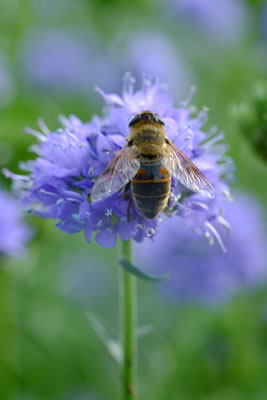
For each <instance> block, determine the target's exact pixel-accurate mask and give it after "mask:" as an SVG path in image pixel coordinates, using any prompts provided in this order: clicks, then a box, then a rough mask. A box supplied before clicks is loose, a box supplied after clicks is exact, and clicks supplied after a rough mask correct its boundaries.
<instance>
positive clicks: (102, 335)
mask: <svg viewBox="0 0 267 400" xmlns="http://www.w3.org/2000/svg"><path fill="white" fill-rule="evenodd" d="M87 317H88V320H89V322H90V324H91V326H92V328H93V330H94V331H95V333H96V334H97V336H98V337H99V339H100V340H101V341H102V342H103V343H104V345H105V347H106V349H107V351H108V353H109V355H110V357H111V358H112V360H113V361H115V363H116V364H117V365H120V364H121V362H122V348H121V345H120V343H119V341H117V340H115V339H113V338H112V337H111V336H110V335H109V334H108V332H107V329H106V328H105V327H104V325H103V324H102V322H101V321H99V319H98V318H96V317H95V316H94V315H93V314H91V313H88V314H87Z"/></svg>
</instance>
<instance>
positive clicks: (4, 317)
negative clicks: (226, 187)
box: [0, 0, 267, 400]
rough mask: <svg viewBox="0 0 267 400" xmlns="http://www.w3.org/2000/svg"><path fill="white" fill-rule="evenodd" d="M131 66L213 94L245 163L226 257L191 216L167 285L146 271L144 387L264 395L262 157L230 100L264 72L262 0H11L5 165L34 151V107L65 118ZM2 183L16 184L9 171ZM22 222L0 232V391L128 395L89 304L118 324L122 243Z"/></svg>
mask: <svg viewBox="0 0 267 400" xmlns="http://www.w3.org/2000/svg"><path fill="white" fill-rule="evenodd" d="M125 71H131V72H133V73H134V74H135V75H136V78H137V82H138V81H139V82H140V80H141V76H142V73H143V72H145V73H149V74H150V75H156V76H158V77H159V78H160V79H161V80H162V81H164V82H166V84H167V85H168V86H169V91H170V93H171V95H172V96H173V97H174V98H175V99H176V101H177V104H179V102H180V101H182V100H183V99H185V98H186V96H187V95H188V93H189V91H190V88H191V87H192V86H195V87H196V88H197V91H196V94H195V95H194V98H193V103H194V104H195V105H196V106H197V107H198V108H202V107H203V106H208V107H209V109H210V112H209V121H208V123H207V129H209V128H211V127H212V126H213V125H216V126H218V127H219V129H221V130H223V131H224V132H225V136H226V141H227V143H228V145H229V154H230V155H231V156H232V157H233V159H234V162H235V165H236V168H237V170H236V178H237V179H236V183H235V184H234V193H236V196H235V197H236V204H235V207H236V208H235V209H234V211H232V216H231V211H229V219H230V220H231V221H232V222H233V244H231V246H232V247H233V248H232V247H231V248H230V245H229V255H227V257H226V258H221V257H222V256H220V254H218V251H217V250H218V249H217V250H212V252H213V253H212V261H211V255H210V253H208V254H204V253H205V251H204V253H203V251H202V250H203V248H204V247H205V246H206V244H204V243H203V242H201V241H200V242H199V241H198V242H194V243H196V244H194V245H192V240H194V239H193V236H192V237H190V234H189V233H188V232H185V233H184V232H182V229H181V237H183V239H182V240H183V241H182V242H181V243H183V244H184V245H181V243H180V247H179V246H178V247H177V248H176V247H175V248H174V249H171V248H169V247H168V246H167V243H166V249H165V251H163V252H162V254H161V256H162V258H163V259H164V258H166V263H165V265H166V264H168V262H167V260H168V259H169V257H170V254H172V252H174V253H175V252H176V253H175V254H176V256H175V257H176V258H175V260H176V261H175V262H174V263H177V265H176V268H175V267H173V271H172V272H173V275H174V277H175V279H174V280H173V281H172V283H171V285H170V286H169V287H166V283H165V284H154V285H151V284H144V283H140V284H139V321H140V324H141V325H147V324H149V325H151V326H152V332H151V333H149V334H147V335H146V336H144V337H142V338H141V339H140V344H139V392H140V399H153V400H165V399H168V400H177V399H183V400H198V399H199V400H226V399H227V400H241V399H242V400H243V399H249V400H251V399H253V400H262V399H266V397H267V378H266V370H267V286H266V283H265V282H266V278H265V276H266V271H267V260H266V237H267V236H266V224H265V220H266V218H265V216H266V204H267V186H266V175H267V164H266V163H264V161H263V160H262V159H260V158H258V156H257V154H256V153H255V152H253V150H252V149H251V148H250V146H249V144H248V142H247V141H246V140H245V138H244V137H243V136H242V132H240V129H239V123H238V121H237V120H236V116H235V113H234V112H233V109H234V108H235V106H236V105H238V104H240V103H241V102H243V101H246V99H247V98H249V96H250V93H251V90H252V87H253V86H254V84H255V82H257V81H264V80H266V79H267V5H266V4H265V1H256V0H255V1H252V0H251V1H249V0H247V1H246V0H218V1H216V2H215V1H212V0H132V1H124V0H53V1H52V0H0V168H3V167H7V168H9V169H11V170H12V171H15V172H17V171H18V170H19V169H18V163H19V161H20V160H26V159H29V158H31V157H32V155H31V153H29V152H28V148H29V146H30V145H31V144H33V143H34V138H33V137H32V136H30V135H27V134H25V132H24V128H25V127H26V126H30V127H31V128H33V129H37V120H38V119H39V118H42V119H44V120H45V122H46V124H47V126H48V127H49V128H50V129H56V128H57V127H58V126H59V122H58V116H59V115H66V116H68V115H70V114H75V115H77V116H78V117H79V118H80V119H82V120H83V121H87V120H89V119H90V118H91V116H92V115H93V114H94V113H100V112H101V107H102V101H101V99H100V98H99V96H98V95H97V94H96V93H95V92H94V87H95V85H97V86H99V87H101V88H103V89H104V90H105V91H108V92H109V91H116V92H118V91H120V90H121V86H122V77H123V74H124V72H125ZM266 110H267V108H266ZM266 112H267V111H266ZM265 118H266V114H265ZM0 185H1V188H2V189H1V190H5V191H8V190H9V189H10V186H9V182H8V181H7V180H5V179H4V177H3V176H0ZM239 202H240V203H239ZM0 204H1V202H0ZM239 204H241V205H240V207H239ZM5 210H6V209H5V207H4V206H1V209H0V213H1V214H5V212H6V211H5ZM237 215H238V218H237ZM2 224H3V222H2ZM27 224H28V226H30V227H31V228H30V229H31V231H32V240H31V242H30V243H29V244H28V246H27V247H28V248H27V250H26V252H25V253H24V254H23V256H22V257H20V256H19V257H18V256H17V254H15V255H16V257H15V258H14V257H13V254H11V255H10V254H9V253H10V252H7V254H5V251H3V250H1V243H0V399H1V400H2V399H3V400H38V399H40V400H43V399H45V400H48V399H49V400H50V399H51V400H63V399H64V400H111V399H118V398H119V384H118V381H119V374H118V372H117V371H116V369H115V368H114V366H113V363H112V361H111V359H110V358H109V356H108V355H107V353H106V350H105V348H104V346H103V344H102V343H101V341H100V340H99V338H98V336H97V335H96V333H95V331H94V330H93V329H92V326H91V325H90V324H89V322H88V318H87V313H88V312H89V313H92V314H93V315H97V316H98V318H99V319H100V320H101V321H102V322H103V323H104V324H105V325H106V326H108V327H109V329H110V331H111V332H114V333H116V331H117V326H118V316H117V314H118V313H117V311H118V310H117V308H118V298H117V297H118V296H117V291H118V287H117V263H116V258H117V255H116V248H115V249H113V250H105V249H102V248H100V247H99V246H98V245H97V244H94V243H93V244H90V245H89V244H88V243H86V241H85V239H84V237H83V235H82V234H76V235H73V236H71V235H67V234H64V233H61V232H59V231H58V230H57V228H56V227H55V224H54V221H49V220H39V219H38V218H36V217H35V218H34V217H29V218H27ZM0 226H1V219H0ZM169 229H171V228H166V230H165V231H163V232H165V235H166V236H165V237H167V235H168V230H169ZM0 233H1V227H0ZM0 236H1V235H0ZM163 239H164V234H163V238H162V240H163ZM196 248H197V250H196ZM147 249H148V248H147ZM185 249H186V250H185ZM200 250H201V251H200ZM139 252H140V254H142V252H143V257H141V260H140V263H142V262H143V264H144V267H145V265H146V263H147V264H149V263H150V264H151V259H148V260H146V254H147V252H148V250H146V248H144V249H143V250H142V251H141V250H140V249H137V253H139ZM11 253H12V252H11ZM181 253H186V254H182V255H181ZM215 253H216V254H215ZM192 254H193V255H194V257H193V259H192V257H191V256H192ZM179 257H180V258H179ZM141 261H142V262H141ZM155 264H156V262H155ZM172 266H173V263H172ZM179 266H181V268H180V270H179ZM155 267H156V268H157V270H160V271H162V269H160V267H158V266H155ZM224 268H225V270H224ZM152 270H153V269H152ZM222 270H223V271H226V272H223V273H222ZM179 272H180V274H179ZM171 279H172V278H171ZM155 310H157V312H155Z"/></svg>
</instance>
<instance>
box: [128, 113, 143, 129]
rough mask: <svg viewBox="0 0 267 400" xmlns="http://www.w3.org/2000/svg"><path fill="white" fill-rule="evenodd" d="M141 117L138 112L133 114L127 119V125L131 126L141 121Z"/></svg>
mask: <svg viewBox="0 0 267 400" xmlns="http://www.w3.org/2000/svg"><path fill="white" fill-rule="evenodd" d="M141 119H142V117H141V116H140V114H137V115H134V116H133V117H132V118H131V119H130V121H129V126H133V125H134V124H136V123H137V122H139V121H141Z"/></svg>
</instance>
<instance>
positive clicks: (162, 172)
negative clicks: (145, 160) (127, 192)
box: [132, 163, 171, 219]
mask: <svg viewBox="0 0 267 400" xmlns="http://www.w3.org/2000/svg"><path fill="white" fill-rule="evenodd" d="M170 186H171V177H170V174H169V173H168V171H167V170H166V169H165V168H164V167H163V166H162V165H161V163H158V164H155V165H144V164H141V168H140V169H139V171H138V172H137V174H136V176H135V177H134V179H132V193H133V197H134V199H135V203H136V205H137V207H138V208H139V210H140V211H142V213H143V214H144V215H145V216H146V217H147V218H150V219H152V218H155V217H156V216H157V215H158V214H159V213H160V211H162V210H163V209H164V208H165V207H166V206H167V203H168V199H169V195H170Z"/></svg>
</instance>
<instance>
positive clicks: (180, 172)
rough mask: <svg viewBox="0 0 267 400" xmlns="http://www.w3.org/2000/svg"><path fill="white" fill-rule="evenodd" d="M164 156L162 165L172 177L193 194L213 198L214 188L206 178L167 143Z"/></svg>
mask: <svg viewBox="0 0 267 400" xmlns="http://www.w3.org/2000/svg"><path fill="white" fill-rule="evenodd" d="M165 154H166V157H165V158H164V159H163V163H164V166H165V167H166V168H167V170H168V171H169V173H170V174H171V175H172V176H174V177H175V178H176V179H177V180H178V181H179V182H181V183H182V184H183V185H184V186H186V187H187V188H188V189H190V190H192V191H193V192H199V193H201V194H202V195H203V196H206V197H209V198H211V199H213V198H214V197H215V192H214V188H213V186H212V184H211V183H210V181H209V180H208V179H207V178H206V176H205V175H204V174H203V173H202V172H201V171H200V170H199V169H198V168H197V167H196V166H195V164H193V163H192V161H190V160H189V159H188V158H187V157H186V156H185V155H184V154H183V153H182V152H181V151H180V150H179V149H177V147H176V146H174V145H173V144H172V143H171V142H169V141H168V142H167V147H166V151H165Z"/></svg>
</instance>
